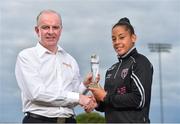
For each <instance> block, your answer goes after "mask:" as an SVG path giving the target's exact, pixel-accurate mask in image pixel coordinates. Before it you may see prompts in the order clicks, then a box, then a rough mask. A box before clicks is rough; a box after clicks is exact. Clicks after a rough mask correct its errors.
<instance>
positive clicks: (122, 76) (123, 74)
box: [121, 68, 128, 79]
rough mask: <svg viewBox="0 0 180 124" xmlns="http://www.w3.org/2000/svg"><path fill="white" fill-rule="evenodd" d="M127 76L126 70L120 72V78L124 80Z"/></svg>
mask: <svg viewBox="0 0 180 124" xmlns="http://www.w3.org/2000/svg"><path fill="white" fill-rule="evenodd" d="M127 74H128V68H126V69H123V70H122V71H121V78H122V79H124V78H125V77H126V76H127Z"/></svg>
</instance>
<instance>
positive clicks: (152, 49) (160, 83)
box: [148, 43, 172, 123]
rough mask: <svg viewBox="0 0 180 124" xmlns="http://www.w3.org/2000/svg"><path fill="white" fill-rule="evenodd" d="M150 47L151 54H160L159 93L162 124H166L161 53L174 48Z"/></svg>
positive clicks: (165, 45) (153, 44) (152, 45)
mask: <svg viewBox="0 0 180 124" xmlns="http://www.w3.org/2000/svg"><path fill="white" fill-rule="evenodd" d="M148 47H149V49H150V52H157V53H158V60H159V92H160V114H161V123H164V110H163V87H162V85H163V84H162V67H161V53H162V52H168V53H169V52H170V49H171V48H172V46H171V44H165V43H149V44H148Z"/></svg>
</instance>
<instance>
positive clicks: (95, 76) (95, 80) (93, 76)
mask: <svg viewBox="0 0 180 124" xmlns="http://www.w3.org/2000/svg"><path fill="white" fill-rule="evenodd" d="M90 64H91V73H90V74H88V75H87V78H86V80H85V81H84V84H85V85H86V86H87V88H88V89H89V90H90V91H91V92H92V94H93V96H91V98H92V101H93V102H92V103H91V104H89V105H88V106H86V107H84V109H85V111H86V112H91V111H92V110H93V109H94V108H95V107H97V102H99V101H103V99H104V97H105V96H106V92H105V91H104V89H103V88H102V87H101V86H100V84H99V80H100V75H99V56H97V55H96V54H93V55H92V56H91V62H90Z"/></svg>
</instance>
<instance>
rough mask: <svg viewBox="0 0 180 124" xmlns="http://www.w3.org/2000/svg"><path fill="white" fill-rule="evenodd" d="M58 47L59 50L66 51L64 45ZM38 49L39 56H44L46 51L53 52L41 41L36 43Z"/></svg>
mask: <svg viewBox="0 0 180 124" xmlns="http://www.w3.org/2000/svg"><path fill="white" fill-rule="evenodd" d="M57 47H58V51H57V52H64V49H63V48H62V47H60V46H59V45H58V46H57ZM36 51H37V53H38V55H39V57H42V56H43V55H44V54H45V53H49V54H52V52H51V51H49V50H48V49H47V48H45V47H44V46H42V45H41V44H40V43H39V42H38V43H37V45H36Z"/></svg>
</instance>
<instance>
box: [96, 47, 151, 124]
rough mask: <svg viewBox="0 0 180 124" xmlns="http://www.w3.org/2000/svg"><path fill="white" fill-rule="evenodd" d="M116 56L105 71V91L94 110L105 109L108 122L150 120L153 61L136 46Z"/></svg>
mask: <svg viewBox="0 0 180 124" xmlns="http://www.w3.org/2000/svg"><path fill="white" fill-rule="evenodd" d="M118 59H119V62H117V63H115V64H114V65H112V66H111V67H110V68H109V69H108V70H107V72H106V76H105V86H104V89H105V90H106V92H107V95H106V97H105V99H104V102H101V103H100V104H99V107H98V108H97V110H99V111H103V112H105V118H106V121H107V122H108V123H116V122H119V123H121V122H122V123H129V122H133V123H137V122H142V123H145V122H150V120H149V107H150V99H151V85H152V75H153V67H152V64H151V63H150V62H149V60H148V59H147V58H146V57H145V56H143V55H141V54H139V53H138V52H137V50H136V48H132V49H131V50H129V52H128V53H127V54H126V55H124V56H121V57H120V56H118Z"/></svg>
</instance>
